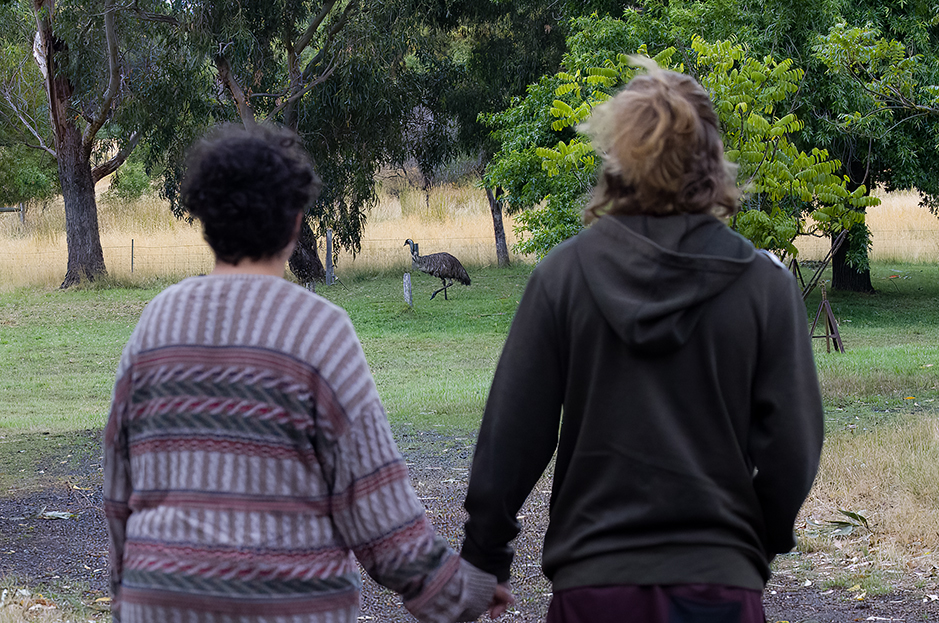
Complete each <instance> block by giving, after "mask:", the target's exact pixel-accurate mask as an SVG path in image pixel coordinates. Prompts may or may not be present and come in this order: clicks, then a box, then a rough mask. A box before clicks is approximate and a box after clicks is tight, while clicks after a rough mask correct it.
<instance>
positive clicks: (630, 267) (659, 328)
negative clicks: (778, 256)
mask: <svg viewBox="0 0 939 623" xmlns="http://www.w3.org/2000/svg"><path fill="white" fill-rule="evenodd" d="M578 238H580V239H581V240H580V243H579V244H578V245H577V253H578V257H579V259H580V263H581V267H582V270H583V274H584V279H585V280H586V282H587V285H588V287H589V289H590V292H591V294H592V295H593V298H594V299H595V300H596V303H597V305H598V307H599V308H600V311H601V313H602V314H603V315H604V317H605V318H606V320H607V321H608V322H609V323H610V325H611V326H612V327H613V329H614V330H615V331H616V333H617V334H618V335H619V337H620V338H621V339H623V340H624V341H625V342H626V343H627V344H629V345H630V347H631V348H632V349H633V350H635V351H637V352H640V353H643V354H649V355H658V354H664V353H667V352H670V351H673V350H675V349H677V348H679V347H681V346H682V345H683V344H684V343H685V342H686V341H687V340H688V338H689V337H690V335H691V334H692V332H693V331H694V329H695V327H696V326H697V324H698V320H699V319H700V317H701V313H702V311H703V307H702V304H703V303H705V302H707V301H709V300H710V299H712V298H714V297H715V296H717V295H718V294H720V293H721V292H723V291H724V290H726V289H727V288H728V287H729V286H730V285H731V284H732V283H734V282H735V281H736V280H737V278H738V277H739V276H740V275H741V274H743V272H744V271H746V270H747V268H748V267H749V266H750V264H751V262H753V261H754V258H755V257H756V250H755V249H754V247H753V245H752V244H750V242H749V241H747V240H746V239H745V238H743V237H742V236H740V235H739V234H737V233H736V232H734V231H732V230H731V229H730V228H729V227H727V225H725V224H724V223H722V222H721V221H719V220H717V219H716V218H714V217H713V216H710V215H705V214H683V215H675V216H622V215H616V216H605V217H603V218H601V219H600V220H599V221H597V222H596V223H595V224H594V225H593V226H592V227H590V228H588V229H587V230H585V231H584V232H582V233H581V234H580V235H579V236H578Z"/></svg>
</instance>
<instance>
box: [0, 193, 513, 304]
mask: <svg viewBox="0 0 939 623" xmlns="http://www.w3.org/2000/svg"><path fill="white" fill-rule="evenodd" d="M106 189H107V182H106V181H103V182H102V183H100V184H99V187H98V189H97V190H98V220H99V226H100V230H101V245H102V247H103V249H104V260H105V264H106V265H107V267H108V272H109V274H110V275H111V277H113V278H114V279H116V280H119V281H120V282H121V283H134V282H145V281H149V280H153V279H155V278H159V279H169V280H173V279H180V278H183V277H186V276H189V275H197V274H200V273H205V272H208V271H210V270H211V269H212V254H211V252H210V250H209V249H208V247H207V246H206V244H205V242H204V241H203V240H202V233H201V229H200V227H199V226H198V224H190V223H188V222H186V221H181V220H178V219H176V218H174V217H173V216H172V214H171V213H170V210H169V207H168V205H167V203H166V202H165V201H162V200H160V199H158V198H157V197H156V196H153V195H150V196H147V197H144V198H143V199H141V200H139V201H136V202H133V203H123V202H120V201H117V200H114V199H112V198H109V197H108V196H107V195H106V194H105V191H106ZM380 196H381V200H380V202H379V204H378V205H377V206H376V207H375V208H373V209H372V210H371V211H370V213H369V215H368V223H367V225H366V229H365V232H364V235H363V237H362V248H361V251H360V253H358V254H357V255H356V256H355V257H353V256H352V254H351V253H348V252H343V253H341V254H340V255H339V259H338V264H337V272H338V274H339V275H340V276H343V275H344V274H349V273H351V272H353V271H384V270H390V269H396V268H406V267H408V266H410V262H411V260H410V254H409V252H408V249H407V248H406V247H405V246H404V241H405V239H406V238H411V239H413V240H414V241H416V242H417V243H418V244H419V245H420V250H421V253H424V254H426V253H433V252H436V251H447V252H449V253H452V254H453V255H455V256H457V257H458V258H460V260H461V261H462V262H463V263H464V264H466V265H468V266H484V265H489V264H494V263H495V261H496V258H495V238H494V235H493V231H492V218H491V215H490V213H489V204H488V202H487V200H486V195H485V193H484V192H483V191H481V190H479V189H477V188H473V187H469V186H457V185H443V186H440V187H438V188H435V189H433V190H432V191H431V192H430V195H429V197H428V196H425V194H424V193H423V192H421V191H418V190H414V189H410V188H404V189H395V190H394V192H383V193H381V195H380ZM8 216H10V217H12V218H5V217H8ZM505 229H506V237H507V239H508V243H509V245H511V244H513V243H514V242H515V235H514V231H513V228H512V220H511V219H510V218H506V220H505ZM132 241H133V242H132ZM132 244H133V250H132V249H131V246H132ZM320 244H321V246H320V252H321V257H322V255H323V253H324V252H325V248H324V246H325V242H324V241H322V240H321V241H320ZM132 259H133V273H132V272H131V268H132V266H131V261H132ZM66 262H67V250H66V243H65V211H64V205H63V203H62V199H61V198H58V199H56V200H55V201H52V202H50V203H49V204H48V205H46V206H33V207H31V208H29V209H28V211H27V213H26V223H25V225H21V224H20V221H19V216H18V215H16V214H0V287H2V288H5V289H10V288H17V287H22V286H27V285H37V286H44V287H55V286H57V285H58V284H59V283H60V282H61V281H62V279H63V277H64V275H65V267H66Z"/></svg>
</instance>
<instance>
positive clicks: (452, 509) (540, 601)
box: [0, 426, 939, 623]
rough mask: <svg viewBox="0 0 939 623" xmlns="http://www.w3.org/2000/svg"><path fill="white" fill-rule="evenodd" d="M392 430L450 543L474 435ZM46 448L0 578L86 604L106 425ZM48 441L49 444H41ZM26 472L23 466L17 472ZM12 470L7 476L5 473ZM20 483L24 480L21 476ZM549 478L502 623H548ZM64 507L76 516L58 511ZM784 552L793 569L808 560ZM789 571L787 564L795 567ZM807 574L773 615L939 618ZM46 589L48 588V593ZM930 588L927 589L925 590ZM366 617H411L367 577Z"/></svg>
mask: <svg viewBox="0 0 939 623" xmlns="http://www.w3.org/2000/svg"><path fill="white" fill-rule="evenodd" d="M395 436H396V438H397V440H398V445H399V447H400V449H401V452H402V453H403V454H404V456H405V458H406V460H407V463H408V468H409V470H410V472H411V478H412V481H413V482H414V486H415V489H416V490H417V492H418V495H420V496H421V499H422V501H423V502H424V505H425V507H426V508H427V511H428V515H429V517H430V519H431V521H432V522H433V523H434V525H435V526H436V527H437V529H438V530H439V531H440V533H441V534H443V535H444V536H445V537H446V538H447V540H448V541H450V543H451V544H452V545H453V546H454V547H458V546H459V544H460V541H461V539H462V531H463V522H464V519H465V515H464V512H463V508H462V504H463V496H464V492H465V486H466V485H465V482H466V477H467V473H468V469H469V465H470V461H471V459H472V449H473V441H474V439H473V437H471V436H468V435H467V436H465V437H460V436H457V437H452V436H449V435H444V434H441V433H440V432H437V431H420V430H413V429H412V428H411V427H408V426H401V427H396V429H395ZM38 437H39V436H37V435H32V436H29V437H26V436H14V437H11V438H3V437H0V443H2V444H5V446H4V448H3V457H4V461H5V463H6V462H8V461H6V458H8V457H15V456H16V453H17V452H19V451H20V450H19V449H18V448H20V447H22V448H26V450H23V452H29V451H32V450H29V449H30V448H32V449H35V448H36V445H37V438H38ZM41 439H42V441H41V444H42V445H41V446H40V449H41V450H42V452H41V453H39V457H40V458H38V459H36V460H33V461H31V462H30V464H29V465H28V466H26V467H23V466H20V465H19V464H17V465H16V466H15V467H13V468H11V467H10V466H8V465H6V464H0V475H5V476H10V475H11V474H10V470H11V469H13V470H16V473H13V474H12V475H13V476H14V477H16V476H18V474H22V482H23V483H26V484H22V486H21V485H20V484H17V485H15V486H8V487H7V490H5V491H0V582H2V583H3V585H4V586H9V585H14V586H24V585H29V586H30V587H36V586H37V585H40V584H42V585H46V586H47V587H53V588H54V592H59V593H65V594H72V595H75V594H79V595H80V596H81V599H82V601H83V602H84V603H86V604H93V603H94V600H95V599H96V598H99V597H102V596H104V595H106V594H107V593H106V591H107V532H106V528H105V522H104V513H103V511H102V510H101V508H102V500H101V470H100V455H101V453H100V443H101V442H100V431H89V432H86V433H78V434H75V433H73V434H70V435H48V436H44V437H41ZM43 445H44V446H45V447H42V446H43ZM20 470H22V471H20ZM4 472H6V473H4ZM15 482H20V480H19V478H17V479H16V480H15ZM549 492H550V481H549V480H547V479H545V480H542V481H541V482H540V483H539V484H538V485H537V486H536V487H535V490H534V492H533V493H532V495H531V496H530V497H529V500H528V502H527V503H526V504H525V507H524V508H523V509H522V512H521V514H520V519H521V522H522V533H521V535H520V537H519V539H518V540H517V542H516V550H517V555H516V558H515V562H514V565H513V569H512V577H513V589H514V593H515V596H516V599H517V600H518V603H517V604H516V605H515V607H514V608H513V609H512V610H511V611H510V612H509V613H508V614H507V615H506V616H504V617H503V618H502V619H500V620H503V621H510V622H512V623H516V622H518V623H522V622H524V623H528V622H532V623H534V622H537V621H543V620H544V615H545V612H546V611H547V607H548V603H549V601H550V596H551V586H550V584H549V583H548V582H547V580H545V578H544V577H543V576H542V575H541V570H540V556H541V535H543V534H544V531H545V528H546V527H547V505H548V498H549ZM52 511H58V512H66V513H69V514H72V515H74V517H71V518H67V519H54V518H51V519H45V518H43V516H44V513H45V516H46V517H54V516H55V515H49V514H48V513H49V512H52ZM798 556H799V555H792V556H790V557H787V560H786V561H784V563H783V564H784V565H787V566H788V567H793V568H796V567H798V566H799V565H800V564H801V565H804V564H805V561H802V560H798V559H797V558H798ZM788 567H787V568H788ZM803 577H804V574H801V575H800V574H797V573H788V571H787V569H786V568H784V569H782V570H781V571H780V573H778V574H777V575H776V576H774V577H773V579H772V580H771V582H770V586H769V587H768V590H767V593H766V598H765V600H764V603H765V607H766V614H767V617H768V620H769V621H774V622H775V621H787V622H791V623H796V622H804V623H810V622H818V623H828V622H831V623H848V622H853V621H895V622H900V621H904V622H910V623H912V622H913V621H932V622H937V623H939V601H929V600H928V599H927V600H926V602H925V603H924V601H923V600H924V591H923V590H922V589H913V588H908V589H906V590H899V589H898V590H897V592H895V593H893V594H890V595H883V596H869V597H866V598H864V599H863V600H858V599H856V595H853V594H851V593H850V592H849V591H845V590H842V589H829V590H825V589H824V588H822V587H818V586H814V585H813V586H810V587H806V586H804V584H803V579H802V578H803ZM43 590H48V588H46V589H43ZM927 592H928V590H927ZM360 620H362V621H376V622H381V623H386V622H387V623H397V622H405V621H407V622H413V621H414V619H413V618H412V617H411V616H410V615H408V614H407V613H406V612H405V611H404V609H403V608H402V607H401V606H400V600H399V599H398V598H397V596H395V595H394V594H392V593H390V592H389V591H387V590H385V589H383V588H381V587H380V586H378V585H376V584H375V583H374V582H372V581H371V580H370V579H368V578H365V580H364V589H363V591H362V616H361V618H360Z"/></svg>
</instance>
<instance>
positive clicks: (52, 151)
mask: <svg viewBox="0 0 939 623" xmlns="http://www.w3.org/2000/svg"><path fill="white" fill-rule="evenodd" d="M23 145H25V146H26V147H29V148H30V149H37V150H39V151H44V152H46V153H47V154H49V155H50V156H52V157H53V158H58V156H56V155H55V151H54V150H52V149H49V148H48V147H46V146H45V145H31V144H30V143H23Z"/></svg>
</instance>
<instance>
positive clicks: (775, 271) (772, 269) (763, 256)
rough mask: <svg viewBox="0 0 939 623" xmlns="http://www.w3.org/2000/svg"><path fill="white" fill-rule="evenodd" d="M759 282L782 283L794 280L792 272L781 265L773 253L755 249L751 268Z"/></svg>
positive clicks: (780, 261)
mask: <svg viewBox="0 0 939 623" xmlns="http://www.w3.org/2000/svg"><path fill="white" fill-rule="evenodd" d="M751 269H752V270H753V271H754V272H755V273H756V274H757V275H758V277H759V279H761V280H765V281H771V282H774V283H783V282H787V281H789V280H791V279H795V276H794V275H793V274H792V272H791V271H790V270H789V269H788V268H787V267H786V265H785V264H783V263H782V260H780V259H779V258H778V257H777V256H776V254H775V253H771V252H770V251H767V250H765V249H757V250H756V253H755V254H754V256H753V263H752V268H751Z"/></svg>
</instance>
